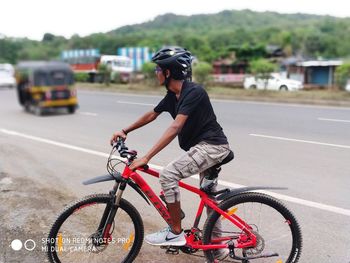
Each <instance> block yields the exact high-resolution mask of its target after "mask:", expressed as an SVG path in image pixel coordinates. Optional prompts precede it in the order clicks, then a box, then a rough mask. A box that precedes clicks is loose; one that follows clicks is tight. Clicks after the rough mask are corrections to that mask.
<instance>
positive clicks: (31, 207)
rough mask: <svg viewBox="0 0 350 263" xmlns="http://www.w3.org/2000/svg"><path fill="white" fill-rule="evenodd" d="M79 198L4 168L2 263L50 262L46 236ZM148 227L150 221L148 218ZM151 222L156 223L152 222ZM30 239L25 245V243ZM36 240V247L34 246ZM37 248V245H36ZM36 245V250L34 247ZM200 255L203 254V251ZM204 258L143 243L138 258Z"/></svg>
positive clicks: (0, 186) (0, 189) (0, 215)
mask: <svg viewBox="0 0 350 263" xmlns="http://www.w3.org/2000/svg"><path fill="white" fill-rule="evenodd" d="M75 199H77V197H76V196H74V195H73V194H72V193H70V192H68V191H65V190H62V189H61V188H60V190H59V191H58V190H55V189H53V188H49V187H48V186H46V185H44V184H43V183H41V182H38V181H34V180H31V179H30V178H29V177H23V176H17V175H13V174H9V173H7V172H5V171H1V172H0V222H1V225H0V251H1V252H0V263H17V262H18V263H19V262H21V263H38V262H48V260H47V258H46V254H45V242H44V240H43V239H44V238H46V237H47V233H48V232H49V229H50V227H51V224H52V223H53V221H54V219H55V218H56V216H57V215H58V214H59V213H60V211H62V209H63V207H64V206H65V205H67V204H69V203H70V202H72V201H73V200H75ZM144 224H145V228H146V227H147V225H148V222H144ZM149 225H152V224H151V223H150V224H149ZM16 239H18V240H20V241H21V242H22V244H23V247H22V248H21V249H20V250H19V251H15V250H13V248H12V247H11V243H12V242H13V241H14V240H16ZM26 241H27V243H26V247H27V248H28V249H25V247H24V243H25V242H26ZM33 241H34V242H35V248H34V247H33V244H34V243H33ZM33 248H34V249H33ZM31 249H33V250H32V251H30V250H31ZM198 255H200V256H202V254H201V253H199V254H198ZM204 261H205V260H204V258H201V257H195V256H188V255H185V254H181V253H180V254H179V255H168V254H165V251H164V250H162V249H160V248H158V247H152V246H149V245H147V244H146V243H144V244H143V247H142V249H141V252H140V254H139V255H138V257H137V258H136V260H135V262H204Z"/></svg>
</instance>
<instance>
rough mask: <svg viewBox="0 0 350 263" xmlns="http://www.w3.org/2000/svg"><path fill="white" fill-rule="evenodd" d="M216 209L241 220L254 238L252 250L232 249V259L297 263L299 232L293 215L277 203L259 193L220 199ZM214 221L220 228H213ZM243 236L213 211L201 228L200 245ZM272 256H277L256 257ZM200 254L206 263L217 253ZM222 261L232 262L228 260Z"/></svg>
mask: <svg viewBox="0 0 350 263" xmlns="http://www.w3.org/2000/svg"><path fill="white" fill-rule="evenodd" d="M219 207H220V208H221V209H222V210H224V211H227V212H228V213H229V214H234V215H236V216H238V217H239V218H241V219H242V220H243V221H244V222H245V223H246V224H248V225H249V226H250V227H251V228H252V229H253V232H254V234H255V235H256V236H257V245H256V246H255V247H253V248H247V249H234V252H235V255H236V256H239V257H258V258H256V259H252V260H251V262H254V263H265V262H274V263H296V262H298V260H299V257H300V253H301V247H302V236H301V230H300V227H299V224H298V222H297V220H296V219H295V217H294V216H293V214H292V213H291V212H290V211H289V210H288V209H287V208H286V207H285V206H284V205H283V204H282V203H281V202H280V201H278V200H276V199H275V198H273V197H271V196H268V195H265V194H261V193H242V194H238V195H236V196H233V197H231V198H229V199H226V200H224V201H223V202H222V203H220V204H219ZM217 222H219V223H218V224H221V228H220V229H219V228H217V226H218V225H217V226H215V224H216V223H217ZM244 235H245V234H244V232H243V231H242V230H241V229H239V228H238V227H236V226H235V225H234V224H233V223H232V222H230V221H229V220H227V219H226V218H224V217H222V216H221V215H220V214H218V213H217V212H215V211H213V212H212V213H211V214H210V215H209V216H208V219H207V220H206V222H205V225H204V233H203V244H211V243H213V240H214V239H215V238H224V239H225V238H226V241H222V242H229V241H230V240H238V238H239V237H242V236H243V237H244ZM273 253H277V254H278V256H273V257H260V258H259V256H263V255H271V254H273ZM204 254H205V256H206V258H207V260H208V262H214V260H215V254H218V253H217V251H214V250H207V251H204ZM226 260H233V259H232V258H230V257H228V258H226ZM226 260H225V261H226ZM234 262H237V261H234ZM241 262H244V261H243V260H242V261H241Z"/></svg>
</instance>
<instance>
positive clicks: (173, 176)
mask: <svg viewBox="0 0 350 263" xmlns="http://www.w3.org/2000/svg"><path fill="white" fill-rule="evenodd" d="M175 171H176V170H174V169H171V167H169V166H167V167H164V169H163V170H162V171H161V173H160V175H159V182H160V184H161V186H162V189H163V190H164V189H166V188H174V187H176V186H178V184H179V180H180V176H179V175H178V174H177V173H176V172H175Z"/></svg>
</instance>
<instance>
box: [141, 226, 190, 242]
mask: <svg viewBox="0 0 350 263" xmlns="http://www.w3.org/2000/svg"><path fill="white" fill-rule="evenodd" d="M145 240H146V242H147V243H148V244H150V245H154V246H184V245H186V238H185V234H184V231H183V230H182V232H181V233H180V234H178V235H176V234H174V233H173V232H171V228H170V227H169V226H168V227H166V228H164V229H163V230H160V231H159V232H156V233H153V234H150V235H147V236H146V237H145Z"/></svg>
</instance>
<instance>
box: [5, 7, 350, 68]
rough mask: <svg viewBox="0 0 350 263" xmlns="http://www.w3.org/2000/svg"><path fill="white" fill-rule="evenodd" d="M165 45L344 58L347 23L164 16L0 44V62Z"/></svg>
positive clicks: (313, 18) (219, 52) (210, 52)
mask: <svg viewBox="0 0 350 263" xmlns="http://www.w3.org/2000/svg"><path fill="white" fill-rule="evenodd" d="M111 23H113V22H112V21H111ZM0 33H1V32H0ZM167 44H171V45H180V46H184V47H186V48H188V49H190V50H191V51H192V52H193V53H194V54H195V55H197V56H198V57H199V58H200V59H203V60H207V61H212V60H213V59H216V58H217V57H219V56H223V55H225V54H228V52H229V50H230V49H232V48H234V47H242V46H261V45H279V46H281V47H283V48H284V49H285V51H286V53H287V54H289V55H292V54H302V55H304V56H307V57H324V58H336V57H349V56H350V18H335V17H331V16H318V15H307V14H279V13H275V12H253V11H250V10H243V11H235V10H233V11H223V12H220V13H217V14H203V15H192V16H181V15H175V14H165V15H161V16H158V17H156V18H155V19H154V20H152V21H148V22H145V23H141V24H136V25H129V26H124V27H121V28H118V29H116V30H113V31H111V32H108V33H96V34H92V35H90V36H87V37H79V36H78V35H75V36H73V37H72V38H70V39H65V38H63V37H59V36H54V35H52V34H50V33H47V34H45V35H44V37H43V40H42V41H31V40H28V39H22V40H16V41H12V40H11V39H8V38H5V39H0V61H1V60H4V59H5V60H9V59H10V60H12V61H13V60H19V59H39V58H40V59H46V58H52V57H55V56H58V54H59V53H60V51H61V50H63V49H70V48H77V49H83V48H99V49H100V50H101V53H107V54H115V53H116V50H117V48H118V47H122V46H149V47H151V48H153V49H157V48H159V47H161V46H162V45H167ZM6 45H7V46H6ZM11 45H12V46H11ZM4 46H6V47H10V48H14V49H15V50H16V51H17V52H15V53H13V52H12V53H11V52H10V53H9V54H12V57H10V58H9V56H6V54H4ZM4 55H5V56H4ZM4 57H5V58H4Z"/></svg>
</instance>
